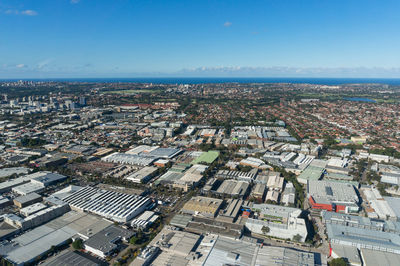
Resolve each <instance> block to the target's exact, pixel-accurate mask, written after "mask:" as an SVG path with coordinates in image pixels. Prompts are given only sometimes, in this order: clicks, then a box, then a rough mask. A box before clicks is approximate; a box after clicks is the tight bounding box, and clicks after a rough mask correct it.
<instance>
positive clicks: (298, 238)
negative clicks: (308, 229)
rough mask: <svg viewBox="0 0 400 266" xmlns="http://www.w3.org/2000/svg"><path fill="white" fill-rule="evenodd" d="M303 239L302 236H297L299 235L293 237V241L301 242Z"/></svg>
mask: <svg viewBox="0 0 400 266" xmlns="http://www.w3.org/2000/svg"><path fill="white" fill-rule="evenodd" d="M302 238H303V237H302V236H301V235H299V234H297V235H295V236H293V241H295V242H300V241H301V239H302Z"/></svg>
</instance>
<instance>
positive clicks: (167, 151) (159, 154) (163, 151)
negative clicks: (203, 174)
mask: <svg viewBox="0 0 400 266" xmlns="http://www.w3.org/2000/svg"><path fill="white" fill-rule="evenodd" d="M181 152H182V150H181V149H175V148H157V149H155V150H152V151H150V152H149V153H148V154H147V155H148V156H151V157H156V158H163V159H172V158H174V157H175V156H177V155H178V154H179V153H181Z"/></svg>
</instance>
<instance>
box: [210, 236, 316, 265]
mask: <svg viewBox="0 0 400 266" xmlns="http://www.w3.org/2000/svg"><path fill="white" fill-rule="evenodd" d="M213 243H214V244H213V245H212V247H211V248H210V251H209V254H208V256H207V258H206V261H205V262H204V263H203V265H205V266H223V265H250V266H255V265H276V266H278V265H279V266H280V265H287V266H297V265H303V266H312V265H322V263H321V257H320V256H319V255H320V254H314V253H309V252H304V251H298V250H294V249H290V248H284V247H274V246H263V245H260V244H257V243H256V242H255V241H254V239H251V238H246V239H241V240H237V239H232V238H227V237H222V236H218V237H217V239H216V240H215V241H213ZM317 255H318V256H317Z"/></svg>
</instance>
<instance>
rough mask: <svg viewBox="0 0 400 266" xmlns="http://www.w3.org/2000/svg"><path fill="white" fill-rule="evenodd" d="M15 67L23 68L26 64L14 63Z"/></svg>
mask: <svg viewBox="0 0 400 266" xmlns="http://www.w3.org/2000/svg"><path fill="white" fill-rule="evenodd" d="M15 67H16V68H24V67H26V65H25V64H18V65H16V66H15Z"/></svg>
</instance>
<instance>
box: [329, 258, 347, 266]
mask: <svg viewBox="0 0 400 266" xmlns="http://www.w3.org/2000/svg"><path fill="white" fill-rule="evenodd" d="M328 265H329V266H347V265H349V264H348V263H347V261H346V260H345V259H344V258H337V259H333V260H331V261H330V262H328Z"/></svg>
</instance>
